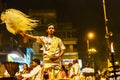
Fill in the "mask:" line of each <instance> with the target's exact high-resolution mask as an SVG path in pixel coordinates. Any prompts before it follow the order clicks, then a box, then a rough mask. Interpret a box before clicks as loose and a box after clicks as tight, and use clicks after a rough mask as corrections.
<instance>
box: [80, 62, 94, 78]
mask: <svg viewBox="0 0 120 80" xmlns="http://www.w3.org/2000/svg"><path fill="white" fill-rule="evenodd" d="M94 73H95V71H94V69H93V68H91V67H90V62H87V63H86V64H85V67H84V68H83V69H82V74H83V76H84V77H85V80H93V78H94Z"/></svg>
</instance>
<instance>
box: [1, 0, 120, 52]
mask: <svg viewBox="0 0 120 80" xmlns="http://www.w3.org/2000/svg"><path fill="white" fill-rule="evenodd" d="M3 2H4V3H7V8H15V9H19V10H21V11H22V12H25V13H27V12H28V11H29V9H55V10H56V12H57V21H58V22H72V24H73V27H74V28H76V29H77V30H78V33H79V36H80V41H83V42H85V39H86V34H87V32H89V31H93V32H94V33H95V34H96V36H95V40H94V41H95V43H94V44H95V45H97V48H98V50H99V51H102V49H103V48H104V46H105V24H104V23H105V21H104V12H103V3H102V0H3ZM105 2H106V15H107V18H108V28H109V31H112V32H113V37H112V41H113V42H114V43H115V46H116V48H115V49H116V52H117V53H120V52H119V51H120V48H119V46H120V35H119V34H120V31H119V29H120V28H119V27H120V9H119V8H120V0H105ZM81 46H82V43H81ZM83 48H84V47H83Z"/></svg>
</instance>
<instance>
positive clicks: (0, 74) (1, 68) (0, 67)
mask: <svg viewBox="0 0 120 80" xmlns="http://www.w3.org/2000/svg"><path fill="white" fill-rule="evenodd" d="M5 71H6V68H5V66H4V65H3V64H2V63H1V62H0V78H3V77H4V73H5Z"/></svg>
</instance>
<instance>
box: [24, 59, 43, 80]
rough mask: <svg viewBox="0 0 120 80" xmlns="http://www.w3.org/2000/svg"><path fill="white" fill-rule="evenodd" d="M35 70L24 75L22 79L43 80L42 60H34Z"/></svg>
mask: <svg viewBox="0 0 120 80" xmlns="http://www.w3.org/2000/svg"><path fill="white" fill-rule="evenodd" d="M32 65H33V69H32V70H31V71H30V73H26V74H22V77H24V78H31V80H42V77H41V70H42V69H41V66H40V60H39V59H33V60H32Z"/></svg>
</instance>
